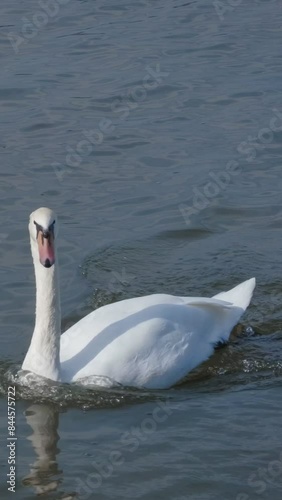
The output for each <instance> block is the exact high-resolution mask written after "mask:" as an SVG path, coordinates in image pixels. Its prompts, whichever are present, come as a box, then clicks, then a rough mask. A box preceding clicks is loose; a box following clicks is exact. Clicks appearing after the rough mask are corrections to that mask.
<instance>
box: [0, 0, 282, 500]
mask: <svg viewBox="0 0 282 500" xmlns="http://www.w3.org/2000/svg"><path fill="white" fill-rule="evenodd" d="M232 3H233V7H232V5H231V4H232ZM235 3H237V6H234V4H235ZM49 4H50V5H49ZM42 5H43V6H44V9H43V7H42ZM52 6H53V7H52ZM222 6H223V7H222ZM1 8H2V12H1V25H2V30H1V33H2V35H1V38H0V50H1V58H2V64H1V84H0V103H1V125H0V132H1V134H0V137H1V141H0V148H1V153H2V157H1V179H0V182H1V200H0V208H1V212H0V242H1V245H0V257H1V267H0V271H1V289H0V301H1V326H2V328H1V355H0V412H1V420H0V436H1V441H2V442H1V445H2V450H4V451H3V452H2V453H1V458H0V465H1V486H0V496H1V499H2V498H9V496H8V495H9V492H8V491H7V484H6V479H5V475H6V473H7V460H8V449H7V448H6V444H7V440H6V438H7V390H8V386H9V384H10V383H14V380H15V379H14V377H15V374H16V372H17V367H18V366H19V365H20V364H21V362H22V360H23V357H24V355H25V352H26V350H27V347H28V344H29V341H30V337H31V333H32V329H33V321H34V278H33V270H32V263H31V258H30V249H29V241H28V234H27V220H28V215H29V213H30V212H31V211H32V210H34V209H35V208H37V207H39V206H42V205H43V206H44V205H45V206H46V205H47V206H50V207H52V208H54V209H55V210H56V211H57V212H58V214H59V217H60V223H61V229H60V245H59V250H60V266H61V290H62V309H63V327H64V328H67V327H68V326H70V325H71V324H73V323H74V322H75V321H77V320H78V319H79V318H81V317H82V316H84V315H85V314H87V313H88V312H90V311H91V310H93V309H94V308H96V307H99V306H100V305H102V304H105V303H109V302H112V301H115V300H119V299H123V298H126V297H131V296H138V295H142V294H145V293H153V292H168V293H174V294H180V295H186V294H187V295H190V294H193V295H197V294H199V295H203V296H209V295H212V294H215V293H217V292H219V291H221V290H224V289H228V288H230V287H232V286H233V285H235V284H237V283H239V282H240V281H243V280H244V279H247V278H249V277H252V276H256V277H257V281H258V286H257V289H256V292H255V296H254V299H253V302H252V305H251V307H250V308H249V309H248V311H247V313H246V314H245V316H244V318H243V320H242V324H241V325H239V327H238V328H237V335H235V336H234V339H233V340H232V342H231V343H230V344H229V345H228V346H227V347H226V348H224V349H220V350H218V351H217V352H216V353H215V355H214V357H213V358H211V359H210V360H209V361H208V362H207V363H205V364H204V366H202V367H200V368H199V369H198V370H197V371H196V372H195V373H193V374H191V375H190V376H189V377H188V379H187V381H186V382H185V383H184V384H182V385H181V386H179V387H176V388H173V389H170V390H167V391H141V390H140V391H132V390H131V389H127V388H122V387H118V388H116V389H115V390H113V389H109V388H103V389H99V388H97V387H93V386H92V387H79V386H74V387H70V386H63V387H62V386H60V385H56V384H55V385H54V384H53V385H52V384H51V385H47V386H46V385H44V386H42V385H40V384H38V383H36V382H34V383H33V384H31V387H30V386H29V387H28V386H26V387H22V386H19V385H18V384H17V382H16V390H17V404H16V412H17V436H18V441H17V473H16V474H17V492H16V495H15V497H16V498H18V499H20V500H23V499H32V498H35V496H36V495H39V494H40V495H42V497H43V498H50V499H60V498H64V499H69V498H99V499H100V498H101V499H104V498H105V499H110V498H120V499H124V498H128V499H132V498H142V499H148V500H151V499H154V500H155V499H158V498H161V499H164V498H165V499H173V500H184V499H188V498H189V500H190V499H193V500H212V499H222V500H226V499H234V500H248V499H256V498H265V499H269V498H271V499H274V500H276V499H277V500H278V499H280V498H281V488H282V456H281V422H280V421H281V417H280V415H281V410H282V403H281V396H280V394H281V381H282V361H281V338H282V337H281V307H280V304H281V298H282V286H281V280H280V268H281V251H280V249H281V235H280V232H281V231H280V228H281V216H282V209H281V188H282V181H281V153H282V115H281V113H282V107H281V76H282V60H281V47H280V46H281V44H280V33H281V20H282V12H281V5H280V3H279V2H278V1H275V0H273V1H268V2H266V1H263V0H257V1H253V2H231V1H230V2H229V1H228V0H224V1H223V2H221V4H215V3H213V2H207V1H193V2H187V3H183V2H181V1H178V0H175V1H173V0H170V1H168V0H165V1H163V2H161V1H159V0H156V1H150V0H147V1H145V0H144V1H139V2H138V1H136V2H126V1H125V0H121V1H120V2H115V1H113V0H111V1H110V2H106V3H105V2H102V1H96V2H95V3H94V2H92V1H90V0H88V1H84V2H82V1H76V0H69V1H67V0H65V1H64V2H63V1H60V2H59V0H54V2H53V3H51V2H47V1H46V2H43V3H41V4H39V3H38V2H35V1H32V0H27V1H25V2H24V4H20V5H18V6H14V5H12V4H11V3H10V2H8V1H7V0H6V1H5V0H4V1H3V2H2V5H1ZM52 9H53V10H52ZM44 10H45V14H44ZM40 16H41V17H40ZM26 19H27V20H26ZM28 23H29V24H28ZM9 33H10V35H9ZM11 33H12V35H11ZM8 35H9V36H10V39H9V37H8Z"/></svg>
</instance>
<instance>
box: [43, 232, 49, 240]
mask: <svg viewBox="0 0 282 500" xmlns="http://www.w3.org/2000/svg"><path fill="white" fill-rule="evenodd" d="M42 236H43V238H46V239H48V238H49V231H43V232H42Z"/></svg>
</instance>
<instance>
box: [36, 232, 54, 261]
mask: <svg viewBox="0 0 282 500" xmlns="http://www.w3.org/2000/svg"><path fill="white" fill-rule="evenodd" d="M37 243H38V250H39V259H40V263H41V264H42V266H44V267H52V266H53V264H54V263H55V246H54V233H53V231H52V230H51V231H44V230H41V229H40V230H39V231H38V233H37Z"/></svg>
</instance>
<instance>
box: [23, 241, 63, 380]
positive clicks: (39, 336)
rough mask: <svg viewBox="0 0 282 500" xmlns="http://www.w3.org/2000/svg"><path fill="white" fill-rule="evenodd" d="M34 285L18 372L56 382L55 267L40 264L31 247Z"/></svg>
mask: <svg viewBox="0 0 282 500" xmlns="http://www.w3.org/2000/svg"><path fill="white" fill-rule="evenodd" d="M32 255H33V262H34V268H35V281H36V319H35V328H34V332H33V336H32V339H31V344H30V347H29V350H28V352H27V354H26V357H25V359H24V362H23V365H22V369H23V370H28V371H31V372H33V373H36V374H37V375H40V376H42V377H46V378H49V379H51V380H60V335H61V309H60V291H59V279H58V263H55V264H54V265H53V266H52V267H51V268H45V267H44V266H42V264H40V262H39V260H38V256H37V255H36V254H35V251H34V249H33V247H32Z"/></svg>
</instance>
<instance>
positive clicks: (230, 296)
mask: <svg viewBox="0 0 282 500" xmlns="http://www.w3.org/2000/svg"><path fill="white" fill-rule="evenodd" d="M255 286H256V279H255V278H251V279H249V280H247V281H244V282H243V283H240V285H237V286H235V288H232V290H229V291H228V292H221V293H218V294H217V295H215V296H214V297H213V299H219V300H225V301H226V302H231V304H233V305H234V306H236V307H241V308H242V309H243V310H244V311H245V310H246V309H247V307H248V305H249V303H250V302H251V299H252V296H253V293H254V289H255Z"/></svg>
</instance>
